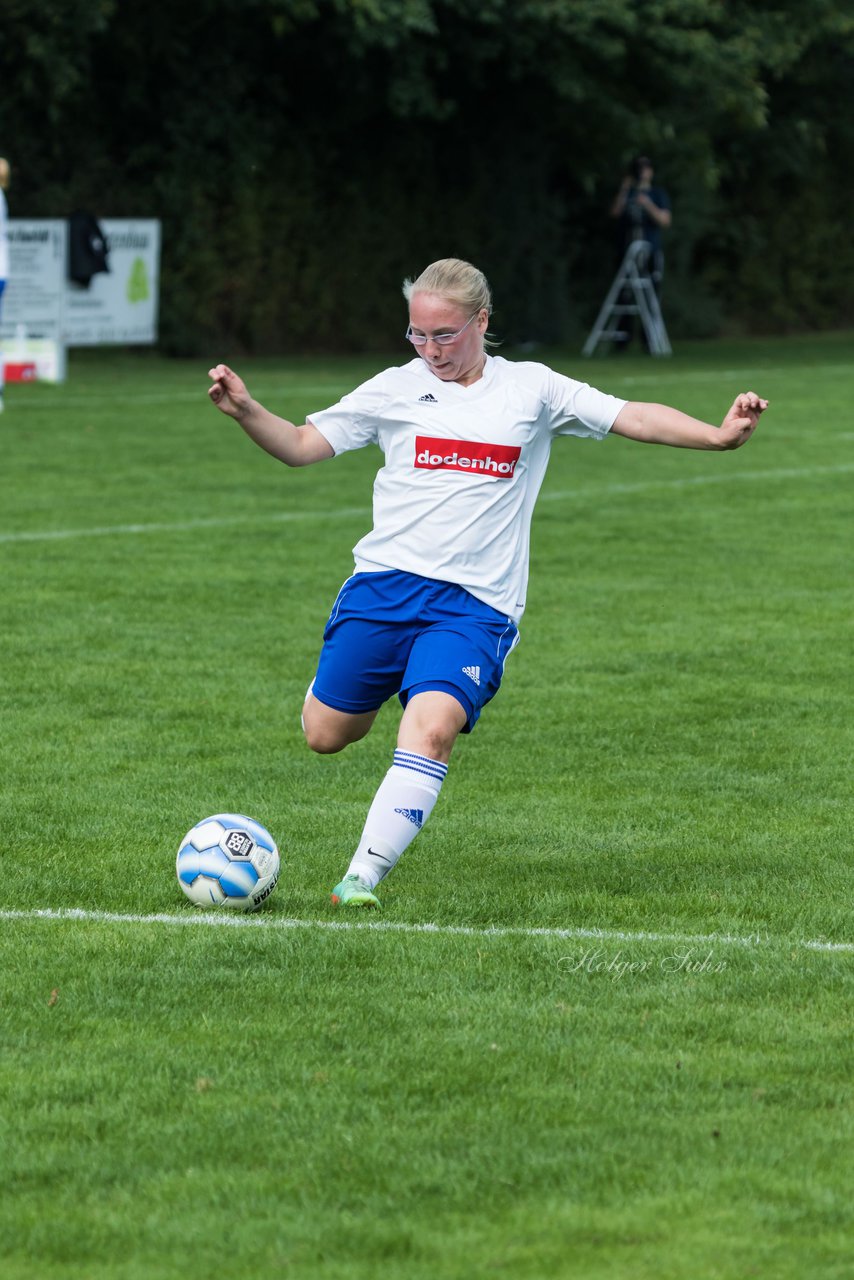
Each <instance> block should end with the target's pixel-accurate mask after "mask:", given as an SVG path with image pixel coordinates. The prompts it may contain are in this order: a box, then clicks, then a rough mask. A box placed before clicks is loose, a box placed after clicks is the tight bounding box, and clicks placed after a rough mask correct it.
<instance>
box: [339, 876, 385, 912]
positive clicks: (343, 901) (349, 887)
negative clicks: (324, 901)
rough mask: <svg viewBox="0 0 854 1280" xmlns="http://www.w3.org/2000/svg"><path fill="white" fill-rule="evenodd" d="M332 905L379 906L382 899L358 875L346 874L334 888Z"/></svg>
mask: <svg viewBox="0 0 854 1280" xmlns="http://www.w3.org/2000/svg"><path fill="white" fill-rule="evenodd" d="M332 905H333V906H335V907H379V906H380V905H381V904H380V900H379V898H377V897H375V896H374V894H373V893H372V892H371V890H370V889H369V888H368V886H367V885H366V884H365V882H364V880H360V879H359V877H358V876H355V875H354V876H345V877H344V879H343V880H342V881H341V883H340V884H336V886H335V888H334V889H333V890H332Z"/></svg>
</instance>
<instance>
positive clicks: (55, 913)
mask: <svg viewBox="0 0 854 1280" xmlns="http://www.w3.org/2000/svg"><path fill="white" fill-rule="evenodd" d="M0 920H20V921H30V922H38V921H50V922H54V923H72V924H73V923H79V922H92V923H96V924H119V925H137V924H143V925H145V924H160V925H166V926H167V927H175V926H177V927H182V926H188V925H189V926H191V927H195V926H201V927H206V928H230V929H320V930H323V929H332V930H336V931H338V932H345V933H426V934H435V935H437V936H440V937H462V938H546V939H550V938H556V939H559V940H561V941H564V942H566V941H569V942H617V943H626V942H637V943H644V942H654V943H659V942H663V943H668V944H671V945H673V944H675V945H680V946H688V947H694V946H730V947H763V946H766V947H774V946H776V947H795V948H797V949H799V950H806V951H824V952H834V953H839V952H843V953H844V952H854V942H826V941H823V940H818V939H817V940H810V939H806V938H774V937H768V936H763V935H762V934H746V935H738V934H728V933H706V934H689V933H632V932H623V931H622V930H620V929H583V928H576V929H550V928H524V927H522V926H512V925H511V926H504V925H489V926H486V927H484V928H476V927H474V926H472V925H457V924H409V923H406V922H398V921H394V920H371V921H355V920H295V919H291V918H287V917H285V918H280V917H278V916H263V915H261V916H254V915H233V914H231V913H230V912H228V911H193V910H192V909H191V910H189V911H187V912H185V913H183V914H181V915H172V914H168V913H166V912H156V913H152V914H150V915H144V914H140V915H137V914H134V913H130V912H128V913H124V912H118V911H86V910H83V909H82V908H77V907H68V908H63V909H60V910H53V909H51V908H38V909H36V908H34V909H33V910H30V911H24V910H0Z"/></svg>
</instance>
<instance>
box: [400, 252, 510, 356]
mask: <svg viewBox="0 0 854 1280" xmlns="http://www.w3.org/2000/svg"><path fill="white" fill-rule="evenodd" d="M416 293H437V294H438V295H439V296H440V297H441V298H444V299H445V300H446V301H447V302H453V303H456V304H457V305H458V306H459V307H461V308H462V310H463V311H466V312H468V313H470V314H471V315H477V313H478V312H479V311H486V314H487V315H488V316H491V315H492V290H491V289H490V287H489V283H488V281H487V279H486V276H485V275H484V274H483V272H482V271H479V270H478V269H477V267H474V266H472V264H471V263H470V262H463V260H462V258H440V259H439V261H438V262H431V263H430V266H429V267H425V268H424V270H423V271H422V272H421V275H420V276H419V277H418V278H417V280H404V282H403V296H404V298H405V299H406V301H407V302H411V301H412V296H413V294H416ZM483 342H484V346H486V347H492V346H496V345H497V344H496V343H494V342H491V341H490V340H489V338H488V337H487V336H486V335H485V334H484V339H483Z"/></svg>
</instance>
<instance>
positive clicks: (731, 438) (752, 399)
mask: <svg viewBox="0 0 854 1280" xmlns="http://www.w3.org/2000/svg"><path fill="white" fill-rule="evenodd" d="M767 408H768V401H767V400H763V399H762V397H761V396H758V395H757V394H756V392H755V391H743V392H742V393H741V395H738V396H736V397H735V400H733V402H732V408H731V409H730V410H729V412H728V413H727V416H726V417H725V418H724V420H723V422H722V423H721V427H720V431H719V432H718V439H719V441H720V448H721V449H738V448H740V447H741V445H743V444H747V441H748V440H749V439H750V437H751V436H752V435H753V433H754V431H755V430H756V426H757V423H758V422H759V419H760V417H761V416H762V414H763V413H764V412H765V410H766V409H767Z"/></svg>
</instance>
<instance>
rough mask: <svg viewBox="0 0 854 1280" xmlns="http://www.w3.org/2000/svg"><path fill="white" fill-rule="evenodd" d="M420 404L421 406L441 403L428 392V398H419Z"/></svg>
mask: <svg viewBox="0 0 854 1280" xmlns="http://www.w3.org/2000/svg"><path fill="white" fill-rule="evenodd" d="M418 403H419V404H438V403H439V401H438V400H437V399H436V397H435V396H434V395H431V394H430V392H429V391H428V392H427V394H426V396H419V397H418Z"/></svg>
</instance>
